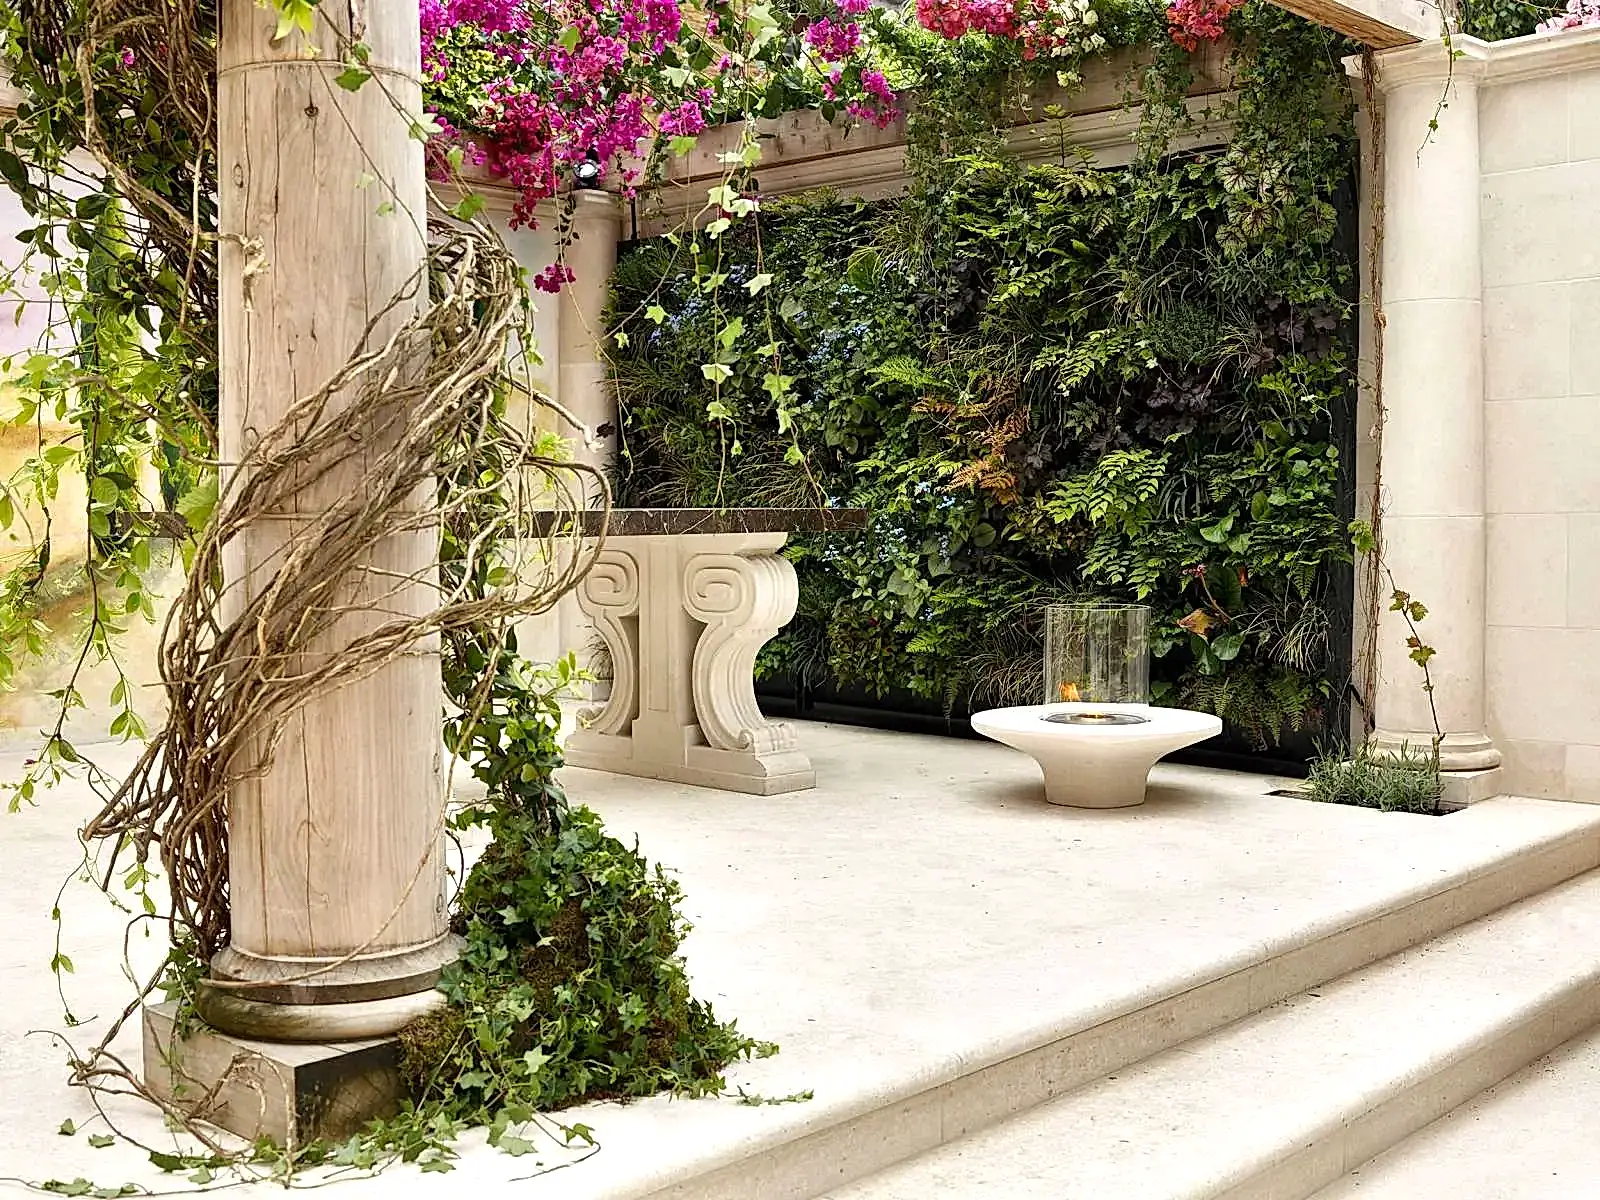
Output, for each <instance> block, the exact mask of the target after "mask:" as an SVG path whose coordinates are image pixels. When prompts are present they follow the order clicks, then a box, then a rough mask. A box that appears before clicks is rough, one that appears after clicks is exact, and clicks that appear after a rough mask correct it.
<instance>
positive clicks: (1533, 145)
mask: <svg viewBox="0 0 1600 1200" xmlns="http://www.w3.org/2000/svg"><path fill="white" fill-rule="evenodd" d="M1520 40H1522V41H1535V42H1536V41H1541V40H1542V42H1543V43H1544V44H1543V45H1542V46H1540V47H1539V50H1540V51H1541V52H1540V53H1539V54H1538V56H1537V57H1534V56H1532V54H1531V53H1529V52H1531V51H1532V50H1533V49H1534V46H1533V45H1530V46H1529V47H1528V48H1527V50H1528V52H1525V53H1524V55H1523V58H1522V61H1521V62H1520V64H1518V65H1517V66H1516V67H1514V68H1513V69H1501V70H1499V71H1496V70H1493V69H1491V72H1490V73H1489V75H1488V76H1487V78H1486V79H1485V80H1484V87H1483V90H1482V93H1481V96H1480V104H1479V144H1480V168H1481V172H1482V186H1481V214H1482V232H1481V253H1482V264H1483V366H1484V376H1483V378H1484V384H1483V388H1484V433H1485V442H1484V444H1485V459H1486V463H1485V471H1486V490H1485V508H1486V513H1487V542H1486V545H1487V587H1486V603H1485V622H1486V625H1487V636H1486V641H1485V691H1486V699H1487V712H1488V721H1489V732H1490V734H1491V735H1492V736H1493V738H1494V740H1495V743H1496V745H1498V747H1499V748H1500V751H1501V753H1502V755H1503V756H1504V765H1505V776H1506V778H1505V787H1506V789H1507V790H1509V791H1513V792H1517V793H1521V794H1525V795H1536V796H1557V797H1563V798H1567V799H1574V800H1590V801H1600V233H1597V229H1596V225H1595V218H1596V217H1597V216H1600V30H1594V31H1586V32H1573V33H1565V34H1560V35H1556V36H1555V37H1552V38H1546V39H1533V40H1530V39H1520ZM1502 46H1506V47H1509V46H1511V44H1510V43H1502ZM1496 49H1499V47H1497V48H1496ZM1494 65H1498V64H1494ZM1445 119H1449V118H1448V113H1447V114H1446V116H1445Z"/></svg>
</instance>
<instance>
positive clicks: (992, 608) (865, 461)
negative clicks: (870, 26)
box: [612, 5, 1354, 745]
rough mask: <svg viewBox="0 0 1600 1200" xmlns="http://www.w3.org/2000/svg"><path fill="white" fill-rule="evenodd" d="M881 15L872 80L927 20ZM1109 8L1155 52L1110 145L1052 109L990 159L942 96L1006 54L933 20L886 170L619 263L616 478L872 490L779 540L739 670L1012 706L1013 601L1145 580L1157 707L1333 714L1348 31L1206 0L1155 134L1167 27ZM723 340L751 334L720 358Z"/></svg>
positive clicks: (694, 489)
mask: <svg viewBox="0 0 1600 1200" xmlns="http://www.w3.org/2000/svg"><path fill="white" fill-rule="evenodd" d="M1113 24H1114V22H1112V21H1109V20H1108V21H1107V22H1106V25H1107V27H1110V26H1112V25H1113ZM897 28H898V29H899V31H900V32H899V34H898V35H897V37H898V40H897V41H895V43H894V46H893V52H892V54H889V55H888V57H890V59H891V60H892V61H895V62H897V64H898V66H897V69H898V71H899V74H900V77H902V78H905V77H907V76H908V75H909V74H910V73H911V65H912V64H914V63H915V62H916V61H917V60H916V57H915V56H916V54H917V52H918V48H919V47H922V46H929V45H930V43H929V41H928V38H929V36H930V35H926V34H921V33H917V32H915V31H907V30H906V29H905V27H904V26H903V25H902V26H897ZM1122 28H1123V29H1124V30H1125V31H1127V32H1126V33H1125V35H1124V36H1128V37H1132V36H1135V35H1137V36H1142V37H1144V38H1146V39H1148V40H1151V41H1152V44H1153V45H1155V46H1156V47H1157V49H1158V52H1157V53H1156V54H1155V57H1154V66H1153V67H1152V68H1150V70H1149V71H1148V72H1147V75H1146V79H1145V83H1146V87H1147V90H1148V93H1149V95H1150V96H1151V97H1152V100H1153V103H1151V105H1150V106H1149V113H1148V115H1147V121H1146V124H1147V128H1146V130H1145V144H1146V149H1147V153H1146V155H1145V156H1144V157H1143V158H1142V159H1141V161H1139V162H1137V163H1135V164H1134V165H1132V166H1130V167H1128V168H1124V169H1116V170H1101V169H1097V168H1095V167H1094V166H1093V165H1092V164H1091V163H1090V162H1088V161H1087V160H1086V159H1085V158H1084V157H1082V156H1080V155H1079V154H1078V153H1077V152H1076V151H1075V150H1074V149H1073V147H1072V143H1071V134H1070V126H1067V125H1065V123H1064V125H1063V130H1062V133H1061V144H1060V150H1059V156H1058V158H1057V159H1056V161H1054V162H1050V163H1045V164H1040V165H1036V166H1031V167H1023V166H1020V165H1018V164H1017V163H1015V162H1012V161H1008V160H1006V159H1005V158H1004V157H1002V156H1000V155H999V154H998V153H997V152H996V151H995V149H994V141H995V138H994V131H995V130H997V129H998V128H999V126H1000V122H1001V119H1002V116H1001V114H1000V113H999V112H998V111H997V110H996V109H995V108H993V107H990V108H987V109H985V108H982V107H978V108H974V107H972V105H971V102H972V101H973V100H974V99H975V92H974V90H973V86H972V85H973V84H975V83H980V82H983V81H990V80H992V79H993V78H994V74H993V64H992V63H991V62H988V61H987V59H988V57H989V56H992V55H995V54H1002V53H1009V51H1008V50H1007V49H1006V48H1005V47H1004V46H999V45H996V43H998V42H999V41H1000V39H989V42H988V44H986V45H980V46H978V47H975V48H972V49H971V51H970V53H971V54H972V55H973V56H974V58H975V59H977V60H979V61H982V63H983V65H982V66H981V67H980V68H979V69H976V70H974V71H972V72H970V73H969V72H967V71H964V70H961V69H959V63H960V61H961V57H962V55H963V54H964V53H967V51H964V50H963V49H962V44H963V43H962V42H955V43H944V42H942V41H935V42H933V43H931V54H930V57H928V58H926V59H924V60H922V61H923V64H924V65H923V68H922V69H921V71H920V73H919V74H918V75H917V77H916V79H915V80H914V81H913V82H914V83H915V86H916V88H917V90H916V91H915V92H914V93H913V95H914V99H913V101H912V103H911V119H912V125H913V128H912V132H911V138H912V145H913V152H914V153H915V152H916V151H917V149H918V147H919V146H920V147H921V148H922V152H921V154H920V157H916V158H914V160H913V163H912V166H913V169H914V176H913V177H914V184H915V186H914V187H913V189H912V191H911V192H910V193H909V194H908V195H907V196H905V197H904V198H902V199H899V200H893V201H886V202H880V203H871V204H869V203H864V202H860V201H853V200H846V199H841V198H838V197H835V196H828V195H821V196H808V197H800V198H798V199H794V200H784V201H777V202H769V203H768V204H767V205H765V207H764V208H763V210H762V212H761V213H760V214H759V218H758V220H756V221H753V222H749V223H747V225H746V227H743V228H739V229H736V230H734V231H732V232H730V233H726V234H724V235H723V236H722V237H721V238H720V239H719V240H717V241H716V242H711V241H709V240H707V239H704V238H699V239H696V238H691V237H688V236H687V235H684V236H675V237H667V238H664V239H658V240H655V241H651V242H645V243H642V244H640V245H638V246H636V247H634V248H633V249H632V251H631V253H629V254H628V255H627V256H625V258H624V260H623V262H622V263H621V264H620V266H619V268H618V271H617V274H616V276H615V306H614V309H615V326H616V329H617V331H618V333H619V334H620V336H619V337H618V338H617V339H616V348H615V349H614V352H613V355H612V362H613V368H614V377H615V380H616V383H617V387H618V392H619V397H620V401H621V405H622V431H623V464H622V470H621V478H620V481H619V487H620V488H621V491H622V494H623V495H624V496H626V497H627V498H628V500H630V501H633V502H639V503H657V504H711V505H717V504H741V503H743V504H774V503H804V502H808V500H809V501H811V502H815V501H817V500H819V499H820V500H826V501H828V502H831V503H839V504H852V505H862V506H865V507H868V508H870V509H871V510H872V511H873V513H874V518H873V526H872V529H871V531H870V532H869V533H868V534H867V535H865V536H863V537H861V538H859V539H854V540H847V539H840V538H831V539H829V540H828V541H827V542H825V543H824V542H820V541H816V540H808V539H804V538H802V539H797V541H796V544H795V546H794V547H793V549H792V550H791V554H792V556H793V557H794V559H795V561H796V565H797V568H798V570H799V572H800V576H801V600H800V611H799V616H798V618H797V620H796V622H795V623H794V625H793V626H792V627H791V628H790V629H789V630H788V631H786V632H785V633H784V634H783V635H781V636H780V637H779V638H778V640H777V641H776V642H774V643H773V645H772V646H771V647H769V649H768V651H767V652H766V654H765V656H764V658H763V669H764V670H765V671H766V673H767V674H768V675H769V676H781V677H788V678H790V679H795V680H799V681H802V682H806V683H809V684H813V685H824V686H830V687H843V688H858V689H864V690H866V691H868V692H871V693H874V694H877V695H880V696H881V695H887V694H892V693H901V694H903V693H910V694H911V695H912V696H917V697H923V698H928V699H936V700H939V701H942V702H943V703H944V704H945V705H946V706H963V705H987V704H994V703H1004V702H1013V703H1015V702H1037V700H1038V699H1039V697H1038V696H1037V694H1036V690H1037V687H1038V684H1037V677H1038V667H1037V664H1038V661H1039V642H1040V637H1041V632H1042V631H1041V629H1040V627H1039V625H1040V619H1041V618H1040V616H1039V613H1040V610H1041V608H1042V606H1043V604H1044V603H1046V602H1047V601H1050V600H1054V599H1059V598H1063V597H1066V596H1078V595H1088V594H1092V595H1099V596H1104V597H1108V598H1116V599H1128V600H1140V601H1144V602H1147V603H1150V604H1151V605H1153V606H1154V608H1155V610H1156V614H1157V621H1156V623H1155V625H1154V629H1153V635H1154V639H1153V640H1154V646H1153V649H1154V653H1155V655H1156V657H1157V663H1156V675H1157V682H1156V685H1155V688H1156V699H1157V700H1158V701H1161V702H1167V703H1181V704H1184V705H1188V706H1192V707H1197V708H1202V709H1206V710H1208V711H1213V712H1217V713H1218V714H1219V715H1221V716H1223V717H1224V718H1225V719H1226V720H1227V721H1228V722H1230V724H1231V725H1232V726H1233V728H1234V730H1235V731H1236V732H1237V733H1239V734H1241V735H1243V736H1244V737H1245V738H1247V739H1248V740H1249V741H1251V742H1253V743H1254V744H1256V745H1266V744H1268V743H1271V742H1273V741H1275V740H1276V739H1278V738H1279V737H1280V736H1281V735H1282V733H1283V732H1285V731H1286V730H1289V729H1298V728H1301V727H1302V726H1304V725H1307V724H1308V723H1309V724H1311V725H1313V726H1314V727H1320V726H1318V722H1321V721H1323V720H1324V719H1325V717H1326V715H1327V714H1328V713H1329V712H1330V711H1332V702H1333V701H1334V700H1335V699H1336V698H1337V696H1338V688H1337V686H1336V684H1335V682H1334V680H1333V679H1332V678H1331V675H1330V672H1329V663H1330V659H1329V654H1330V625H1331V621H1332V618H1331V617H1330V611H1329V607H1328V604H1329V590H1330V588H1331V587H1332V586H1333V580H1334V573H1335V572H1336V571H1337V570H1338V569H1340V568H1341V567H1342V565H1343V564H1344V563H1345V562H1346V560H1347V558H1348V550H1347V543H1346V536H1345V533H1344V529H1345V526H1346V524H1347V521H1348V519H1349V514H1348V513H1347V512H1345V511H1343V509H1342V504H1341V501H1340V499H1339V495H1340V491H1339V478H1340V472H1341V471H1342V470H1344V469H1345V468H1346V464H1343V463H1341V461H1340V457H1339V453H1338V449H1337V445H1336V436H1335V429H1334V422H1335V414H1336V413H1341V412H1343V413H1345V414H1346V415H1345V417H1344V419H1345V420H1347V421H1348V420H1349V419H1350V418H1349V416H1348V404H1349V398H1350V390H1351V371H1352V368H1353V340H1354V331H1353V323H1352V321H1351V319H1350V312H1351V310H1350V305H1349V299H1348V298H1349V296H1350V295H1351V293H1352V290H1353V278H1352V272H1353V247H1351V246H1349V245H1347V244H1346V241H1345V240H1344V239H1342V238H1341V236H1340V223H1339V218H1338V209H1337V202H1338V198H1339V197H1340V195H1341V193H1342V190H1343V189H1345V188H1347V186H1348V185H1349V183H1350V182H1351V176H1352V172H1353V166H1354V157H1353V155H1354V144H1353V133H1352V123H1351V115H1350V103H1349V95H1348V91H1347V88H1346V85H1345V81H1344V75H1343V69H1342V67H1341V64H1340V58H1341V55H1342V54H1344V53H1345V52H1346V51H1347V50H1348V49H1349V47H1348V46H1347V45H1346V44H1345V43H1344V42H1342V40H1340V39H1338V38H1337V37H1335V36H1333V35H1331V34H1329V33H1327V32H1326V31H1324V30H1321V29H1318V28H1315V27H1312V26H1309V25H1307V24H1305V23H1304V22H1301V21H1299V20H1298V19H1296V18H1293V17H1291V16H1288V15H1287V14H1284V13H1282V12H1281V11H1279V10H1277V9H1274V8H1271V7H1269V6H1266V5H1251V6H1248V7H1246V8H1245V9H1244V10H1243V11H1241V12H1238V13H1236V14H1234V15H1233V16H1231V17H1230V18H1229V21H1228V30H1229V32H1230V34H1231V35H1232V38H1233V41H1234V45H1235V47H1236V49H1235V51H1234V53H1233V56H1232V62H1231V66H1232V69H1233V71H1234V74H1235V77H1236V79H1237V83H1238V88H1239V96H1238V100H1237V102H1236V118H1237V129H1236V131H1235V133H1234V135H1233V138H1232V140H1231V142H1230V144H1229V145H1228V147H1227V148H1225V149H1218V150H1213V151H1204V152H1199V153H1192V154H1182V155H1178V154H1167V153H1164V152H1163V151H1164V148H1165V145H1166V144H1167V139H1168V138H1169V137H1170V135H1171V133H1172V132H1174V131H1175V130H1176V129H1177V128H1179V127H1180V125H1179V121H1180V118H1179V117H1178V116H1177V115H1176V112H1175V108H1174V106H1173V105H1172V104H1171V103H1170V99H1171V98H1172V97H1174V96H1181V95H1182V94H1183V90H1184V88H1185V87H1186V86H1187V83H1188V64H1187V56H1186V55H1185V54H1184V53H1183V52H1182V51H1181V50H1177V49H1176V48H1175V47H1173V43H1172V41H1171V35H1170V33H1169V30H1168V29H1167V27H1166V25H1165V23H1164V22H1162V23H1156V22H1152V21H1149V20H1148V19H1147V20H1146V21H1145V23H1144V25H1143V28H1142V33H1141V32H1140V25H1139V19H1138V17H1137V15H1136V14H1129V15H1127V16H1126V17H1125V19H1124V21H1123V23H1122ZM886 40H887V39H886ZM966 40H969V39H963V41H966ZM1162 47H1168V48H1162ZM895 55H898V58H897V59H896V58H895V57H894V56H895ZM1026 62H1027V60H1025V59H1023V58H1021V57H1020V56H1018V57H1016V58H1015V59H1014V61H1013V67H1014V69H1016V70H1019V71H1020V70H1025V69H1026ZM1035 78H1037V76H1035ZM947 83H950V84H953V87H952V89H951V90H953V92H954V95H955V97H956V99H954V100H952V99H951V97H950V96H949V95H947V94H946V91H945V85H946V84H947ZM957 109H959V110H960V112H959V117H958V119H957V120H955V121H954V122H953V123H951V124H946V123H945V120H944V116H945V114H946V113H949V112H952V111H953V110H957ZM935 147H942V151H937V152H936V151H935ZM952 150H954V151H957V152H955V153H952ZM708 280H710V281H714V283H715V285H716V293H715V302H713V300H712V299H711V298H710V297H709V296H708V293H709V291H710V289H709V288H708V287H707V282H708ZM769 322H770V330H771V331H770V334H769V333H767V332H765V331H766V330H767V329H768V328H769ZM730 330H731V331H732V332H731V333H730ZM746 330H750V331H753V332H752V333H750V334H748V335H747V334H746V332H745V331H746ZM747 336H749V337H757V338H766V339H767V340H768V341H769V342H770V343H772V346H770V347H764V348H762V349H761V350H758V351H757V352H755V353H754V354H753V355H752V356H751V357H748V358H741V357H739V356H738V355H737V354H730V353H727V351H728V349H729V346H730V345H732V346H737V345H738V344H739V343H740V341H741V340H742V339H744V338H746V337H747ZM773 348H776V349H777V351H778V352H780V353H781V354H782V358H783V361H784V363H785V365H784V367H783V373H784V376H785V378H784V379H783V380H781V381H779V385H778V386H775V385H774V381H773V380H772V378H771V370H770V367H769V366H768V365H767V362H766V358H767V355H768V352H769V351H770V350H772V349H773ZM707 361H718V362H721V363H723V364H724V371H725V373H721V372H719V375H720V378H717V379H711V378H710V377H709V376H708V375H707V374H706V373H705V371H704V370H703V364H704V363H705V362H707ZM780 389H781V392H782V394H784V395H785V396H787V399H786V400H785V401H784V404H783V406H782V410H780V405H779V402H778V395H779V394H780ZM708 418H709V419H708Z"/></svg>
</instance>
